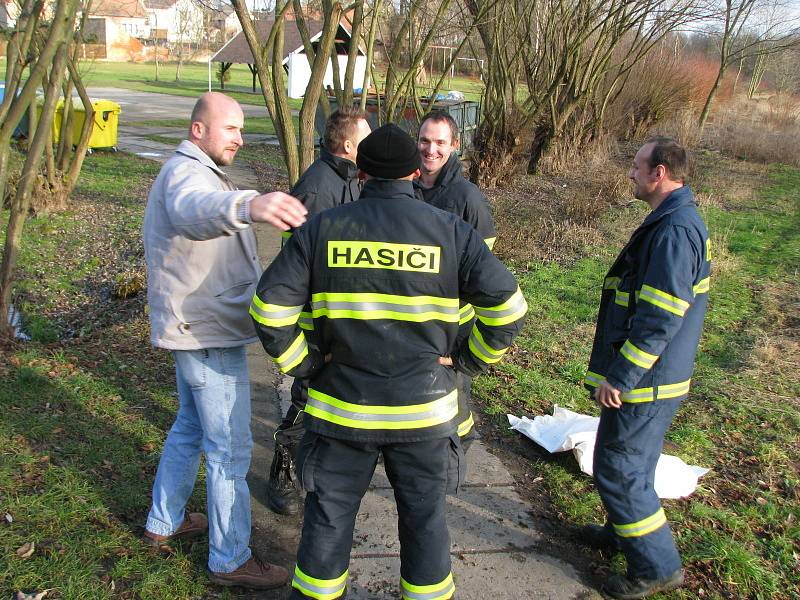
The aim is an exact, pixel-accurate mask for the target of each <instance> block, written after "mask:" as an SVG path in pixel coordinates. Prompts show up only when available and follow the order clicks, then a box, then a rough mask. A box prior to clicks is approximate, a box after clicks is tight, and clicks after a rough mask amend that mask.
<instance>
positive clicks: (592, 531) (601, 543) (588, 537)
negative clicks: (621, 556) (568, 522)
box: [578, 523, 622, 552]
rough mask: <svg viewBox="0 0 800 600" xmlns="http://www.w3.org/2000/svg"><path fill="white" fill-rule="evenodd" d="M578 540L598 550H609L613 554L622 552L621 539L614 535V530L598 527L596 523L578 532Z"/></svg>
mask: <svg viewBox="0 0 800 600" xmlns="http://www.w3.org/2000/svg"><path fill="white" fill-rule="evenodd" d="M578 539H579V541H580V542H581V543H582V544H584V545H586V546H591V547H592V548H597V549H598V550H607V551H611V552H621V551H622V548H621V546H620V543H619V538H618V537H617V535H616V534H615V533H614V530H613V529H610V528H609V527H606V526H603V525H596V524H594V523H592V524H589V525H584V526H583V527H581V528H580V529H579V530H578Z"/></svg>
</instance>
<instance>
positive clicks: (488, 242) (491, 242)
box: [483, 237, 497, 250]
mask: <svg viewBox="0 0 800 600" xmlns="http://www.w3.org/2000/svg"><path fill="white" fill-rule="evenodd" d="M483 241H484V242H486V245H487V246H489V250H491V249H492V248H494V243H495V242H496V241H497V238H496V237H493V238H485V239H484V240H483Z"/></svg>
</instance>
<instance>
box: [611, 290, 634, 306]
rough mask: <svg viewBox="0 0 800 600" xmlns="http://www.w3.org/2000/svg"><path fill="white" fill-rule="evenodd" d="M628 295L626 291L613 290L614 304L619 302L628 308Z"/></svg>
mask: <svg viewBox="0 0 800 600" xmlns="http://www.w3.org/2000/svg"><path fill="white" fill-rule="evenodd" d="M630 297H631V295H630V294H629V293H628V292H623V291H622V290H617V291H615V292H614V304H619V305H620V306H624V307H625V308H628V300H630Z"/></svg>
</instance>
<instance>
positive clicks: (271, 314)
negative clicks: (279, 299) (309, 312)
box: [248, 296, 303, 327]
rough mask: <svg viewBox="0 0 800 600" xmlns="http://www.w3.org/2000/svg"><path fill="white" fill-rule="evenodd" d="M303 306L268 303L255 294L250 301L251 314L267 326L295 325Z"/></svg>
mask: <svg viewBox="0 0 800 600" xmlns="http://www.w3.org/2000/svg"><path fill="white" fill-rule="evenodd" d="M301 310H303V307H302V306H281V305H280V304H267V303H265V302H262V301H261V298H259V297H258V296H253V301H252V302H251V303H250V310H249V311H248V312H249V313H250V316H251V317H253V319H255V320H256V321H258V322H259V323H261V324H262V325H266V326H267V327H283V326H285V325H294V324H295V323H297V319H298V318H299V317H300V311H301Z"/></svg>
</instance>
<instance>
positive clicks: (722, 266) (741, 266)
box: [474, 166, 800, 599]
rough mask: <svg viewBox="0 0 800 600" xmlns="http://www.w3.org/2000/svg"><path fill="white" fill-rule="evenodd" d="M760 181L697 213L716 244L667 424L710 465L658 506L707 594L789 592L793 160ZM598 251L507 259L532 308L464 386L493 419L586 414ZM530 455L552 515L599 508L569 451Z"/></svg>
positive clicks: (600, 267)
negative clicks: (697, 332) (689, 489)
mask: <svg viewBox="0 0 800 600" xmlns="http://www.w3.org/2000/svg"><path fill="white" fill-rule="evenodd" d="M768 178H769V183H768V185H767V186H766V187H765V188H762V189H759V190H757V191H756V193H755V194H754V195H753V196H752V198H751V199H749V200H745V201H741V200H735V199H730V200H729V201H728V202H727V203H726V205H725V207H724V208H720V207H709V208H706V209H704V210H703V213H704V217H705V219H706V221H707V223H708V226H709V230H710V232H711V235H712V240H713V246H712V248H713V249H714V254H715V258H714V261H715V267H714V273H713V276H712V287H711V293H710V308H709V312H708V315H707V317H706V325H705V329H704V336H703V340H702V342H701V351H700V353H699V355H698V358H697V362H696V371H695V376H694V379H693V382H694V385H693V391H692V393H691V395H690V398H689V399H688V400H687V401H686V402H685V403H684V404H683V406H682V408H681V410H680V411H679V413H678V416H677V418H676V421H675V423H674V424H673V426H672V428H671V430H670V432H669V434H668V439H669V440H670V441H671V442H673V443H675V444H676V445H677V447H678V451H677V452H673V453H677V454H678V455H679V456H680V457H681V458H683V459H684V460H687V461H688V462H691V463H694V464H701V465H704V466H708V467H711V468H712V472H711V473H710V474H709V475H707V476H706V477H705V478H704V479H702V480H701V485H700V487H699V488H698V491H697V492H696V493H695V494H694V495H693V496H692V497H691V498H690V499H688V500H682V501H667V502H666V503H665V505H666V509H667V513H668V515H669V517H670V519H671V520H672V522H673V529H674V530H675V531H676V537H677V539H678V543H679V545H680V548H681V551H682V553H683V555H684V558H685V560H686V562H687V563H688V566H689V569H690V570H692V569H696V570H697V571H698V572H702V573H704V574H705V575H707V576H708V578H709V579H710V580H712V581H713V580H715V579H716V581H717V583H716V585H714V586H712V589H710V590H709V589H708V588H706V589H705V593H706V595H707V597H715V598H716V597H723V596H724V594H730V593H733V594H734V595H735V596H736V597H741V598H765V599H766V598H792V597H797V596H798V594H800V571H799V570H798V569H797V563H796V558H795V557H796V555H797V554H796V553H797V549H798V544H800V529H799V528H798V524H797V506H798V503H797V500H798V498H797V489H800V477H798V472H797V468H796V465H797V464H798V460H800V453H798V448H800V433H799V432H800V405H798V400H797V399H798V398H800V377H798V360H797V355H796V352H797V350H798V347H797V345H796V343H795V339H796V338H795V337H793V336H796V335H797V333H798V323H797V313H796V307H797V301H798V298H799V297H800V282H799V281H798V272H800V220H799V219H800V170H797V169H794V168H789V167H779V166H776V167H773V168H771V170H770V171H769V176H768ZM619 210H620V209H612V210H611V211H610V212H609V213H608V215H606V217H604V220H607V219H612V220H613V219H614V212H615V211H619ZM501 235H502V232H501ZM600 250H601V252H600V254H601V255H604V256H608V257H609V258H608V259H607V260H606V259H602V260H599V259H585V260H582V261H579V262H577V263H576V264H570V265H561V264H558V263H546V264H516V265H515V268H516V270H517V272H518V276H519V280H520V285H521V287H522V290H523V291H524V293H525V295H526V297H527V299H528V303H529V306H530V313H529V317H528V324H527V326H526V327H525V330H524V331H523V333H522V334H521V335H520V337H519V338H518V342H517V344H516V346H517V347H516V348H515V349H514V350H513V351H512V353H511V358H510V360H508V361H506V362H505V363H500V365H499V366H498V367H497V368H495V369H492V371H491V373H490V374H489V375H488V376H483V377H479V378H477V379H476V380H475V388H474V389H475V391H476V395H477V396H479V397H480V398H481V399H482V400H483V401H484V402H485V405H486V409H487V412H489V413H491V414H496V415H498V416H497V419H498V420H499V419H501V418H502V415H504V414H505V413H506V412H512V413H513V412H516V414H519V413H520V412H526V413H533V414H542V413H550V412H551V410H552V406H553V404H559V405H562V406H566V407H568V408H571V409H573V410H578V411H580V412H584V413H590V414H597V413H598V410H597V408H596V406H595V405H594V403H593V402H592V401H590V400H589V398H588V395H587V393H586V392H585V391H584V390H583V389H582V386H581V385H580V384H581V378H582V375H583V373H584V372H585V367H586V362H587V360H588V356H589V352H590V349H591V341H592V337H593V328H594V319H595V316H596V311H597V302H598V301H599V296H600V287H599V286H600V285H601V282H602V280H603V276H604V275H605V272H606V270H607V268H608V265H609V264H610V263H611V260H612V253H613V252H615V251H616V250H618V249H617V248H615V249H611V248H605V249H600ZM792 307H794V312H792V311H793V308H792ZM792 319H794V320H793V321H792ZM773 345H774V346H776V347H777V348H778V350H779V351H778V352H775V351H774V350H772V351H771V350H770V349H771V348H772V347H773ZM781 349H782V350H783V351H782V352H781V351H780V350H781ZM513 435H516V434H513ZM542 463H543V464H542V475H543V477H544V483H545V485H546V488H547V490H548V493H549V494H550V496H551V497H552V499H553V501H554V506H555V509H556V511H557V512H558V513H559V515H562V516H564V517H565V518H567V519H569V520H572V521H575V522H578V523H582V522H588V521H597V520H599V519H601V518H602V509H601V504H600V501H599V497H598V496H597V495H596V493H594V491H593V485H592V484H591V481H590V479H589V478H587V477H585V476H584V475H582V474H579V473H578V472H577V469H576V468H575V466H574V462H573V460H572V458H571V457H567V458H565V457H553V458H546V459H544V460H543V461H542ZM696 592H697V591H696V590H692V591H688V592H680V593H674V594H671V595H664V596H663V597H669V598H687V597H695V595H696ZM709 595H710V596H709ZM725 597H729V596H725Z"/></svg>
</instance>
